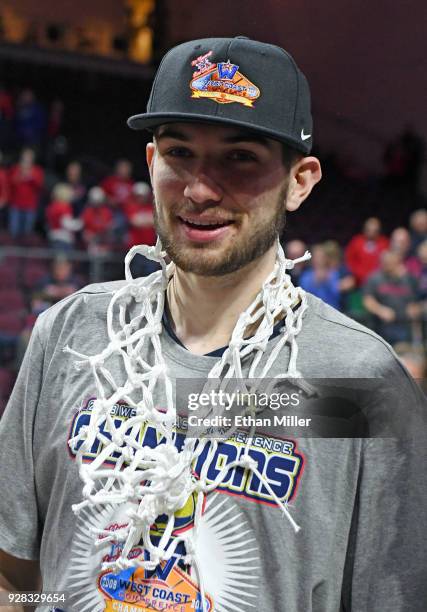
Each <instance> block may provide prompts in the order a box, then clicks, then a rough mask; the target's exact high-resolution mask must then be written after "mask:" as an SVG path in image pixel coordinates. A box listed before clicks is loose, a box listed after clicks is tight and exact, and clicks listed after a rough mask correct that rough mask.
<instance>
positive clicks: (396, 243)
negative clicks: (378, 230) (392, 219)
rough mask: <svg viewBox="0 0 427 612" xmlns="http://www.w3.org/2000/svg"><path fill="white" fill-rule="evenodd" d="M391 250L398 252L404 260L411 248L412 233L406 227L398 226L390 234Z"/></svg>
mask: <svg viewBox="0 0 427 612" xmlns="http://www.w3.org/2000/svg"><path fill="white" fill-rule="evenodd" d="M389 248H390V251H393V252H394V253H398V254H399V255H400V257H401V259H402V261H403V262H405V261H406V259H407V258H408V255H409V252H410V250H411V235H410V233H409V231H408V230H407V229H406V227H396V228H395V229H394V230H393V231H392V232H391V234H390V246H389Z"/></svg>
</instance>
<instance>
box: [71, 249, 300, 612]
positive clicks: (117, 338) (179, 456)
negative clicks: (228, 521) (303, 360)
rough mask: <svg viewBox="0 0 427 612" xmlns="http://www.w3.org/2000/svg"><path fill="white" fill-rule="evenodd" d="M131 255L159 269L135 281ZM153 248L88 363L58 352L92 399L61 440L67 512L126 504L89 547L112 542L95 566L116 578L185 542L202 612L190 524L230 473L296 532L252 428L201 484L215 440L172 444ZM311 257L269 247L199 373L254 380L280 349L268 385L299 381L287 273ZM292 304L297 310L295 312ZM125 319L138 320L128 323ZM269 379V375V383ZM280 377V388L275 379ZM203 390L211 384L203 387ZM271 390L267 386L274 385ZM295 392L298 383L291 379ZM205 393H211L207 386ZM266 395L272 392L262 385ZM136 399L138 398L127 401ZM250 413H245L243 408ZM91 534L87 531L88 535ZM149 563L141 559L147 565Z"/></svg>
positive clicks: (112, 310) (167, 273) (121, 294)
mask: <svg viewBox="0 0 427 612" xmlns="http://www.w3.org/2000/svg"><path fill="white" fill-rule="evenodd" d="M136 254H141V255H144V256H145V257H148V258H149V259H151V260H153V261H157V262H159V264H160V265H161V270H159V271H158V272H155V273H154V274H152V275H150V276H148V277H142V278H137V279H134V278H133V277H132V273H131V271H130V264H131V261H132V259H133V257H134V256H135V255H136ZM165 256H166V253H165V252H163V251H162V245H161V242H160V240H158V241H157V244H156V246H155V247H148V246H135V247H133V248H132V249H131V250H130V251H129V253H128V254H127V255H126V258H125V270H126V281H127V282H126V284H125V285H124V286H123V287H122V288H121V289H119V290H117V291H115V292H114V294H113V297H112V299H111V301H110V303H109V305H108V309H107V331H108V339H109V341H108V344H107V346H106V347H105V348H104V350H103V351H101V352H100V353H99V354H98V355H93V356H88V355H84V354H81V353H79V352H78V351H75V350H74V349H72V348H70V347H69V346H67V347H65V348H64V351H66V352H69V353H71V354H73V355H75V356H76V357H78V358H79V361H76V363H75V366H76V368H77V369H81V368H89V369H90V370H91V371H92V374H93V377H94V380H95V384H96V390H97V398H96V399H95V401H94V403H93V409H92V413H91V416H90V421H89V424H88V425H86V426H84V427H82V428H81V429H80V431H79V433H78V434H77V435H76V436H75V437H74V438H72V439H71V440H70V441H69V444H70V447H71V448H72V449H73V451H74V452H75V453H76V458H77V462H78V468H79V474H80V477H81V479H82V481H83V501H82V502H81V503H79V504H76V505H74V506H73V511H74V512H75V513H78V512H80V511H81V510H82V509H83V508H85V507H87V506H92V507H94V506H99V505H107V504H112V505H121V504H127V505H128V506H129V510H128V512H127V516H128V523H127V524H126V525H125V526H123V527H122V528H121V529H119V530H117V531H114V532H111V531H107V530H106V531H102V530H96V533H94V541H96V545H102V544H103V543H106V542H114V543H116V544H117V545H118V549H119V550H120V551H121V552H120V554H119V556H118V558H116V559H115V560H114V561H109V562H106V563H104V564H103V566H102V569H103V570H107V569H108V570H112V571H120V570H123V569H127V568H129V567H141V568H144V569H146V570H155V569H156V568H157V567H158V565H159V564H160V563H161V562H163V561H167V560H169V559H170V558H171V557H172V556H173V555H174V554H175V552H176V549H177V546H178V545H179V544H180V543H183V544H184V547H185V551H186V555H185V556H184V557H182V556H181V559H182V560H183V562H184V563H185V565H192V566H193V567H194V570H195V572H196V574H197V578H198V582H199V588H200V595H201V602H202V604H201V605H202V610H205V606H206V604H205V591H204V586H203V576H201V572H200V571H199V566H198V562H197V558H196V555H195V548H196V547H195V543H196V541H197V536H198V526H199V521H200V517H201V515H202V510H203V499H204V496H205V495H206V494H207V493H209V492H211V491H213V490H214V489H215V488H216V487H218V486H219V485H220V484H221V482H222V481H223V479H224V478H225V477H226V475H227V473H228V472H229V470H231V469H233V468H237V467H240V468H243V469H244V470H250V471H251V472H252V473H253V474H254V475H256V476H257V477H258V478H259V480H260V481H261V482H262V483H263V485H264V486H265V488H266V489H267V490H268V492H269V493H270V495H271V496H272V498H273V499H274V500H275V502H276V504H277V505H278V506H279V508H280V509H281V510H282V512H283V514H284V515H285V516H286V518H287V519H288V521H289V523H290V524H291V526H292V528H293V529H294V531H295V532H298V531H299V529H300V528H299V526H298V525H297V523H296V522H295V521H294V519H293V518H292V516H291V514H290V512H289V510H288V508H287V502H286V501H285V502H283V501H282V500H281V499H279V498H278V497H277V495H276V494H275V492H274V490H273V489H272V488H271V486H270V484H269V483H268V482H267V480H266V478H265V476H264V475H263V474H262V473H261V472H260V471H259V469H258V465H257V462H256V461H255V460H254V459H253V458H252V457H251V456H250V455H249V450H250V446H251V440H252V438H253V435H254V433H255V428H254V427H252V429H251V431H250V433H249V436H248V438H247V442H246V444H245V447H244V452H243V454H242V455H241V457H240V458H239V459H236V460H235V461H233V462H231V463H229V464H227V465H225V466H224V467H223V468H222V469H221V470H220V471H219V473H218V476H217V477H216V478H215V480H214V481H213V482H212V481H210V480H209V481H208V478H207V470H208V466H209V463H210V461H209V459H210V458H213V457H214V455H215V453H216V451H217V448H218V443H219V442H218V440H216V439H212V438H198V439H194V438H193V439H190V438H187V439H186V440H185V441H184V444H183V446H182V448H181V449H180V450H179V449H178V448H177V446H176V443H175V442H176V428H175V426H176V416H177V415H176V407H175V406H174V399H173V381H172V379H171V376H170V374H169V368H168V365H167V363H166V362H165V359H164V356H163V353H162V348H161V342H160V334H161V333H162V315H163V310H164V307H165V295H166V288H167V285H168V282H169V280H170V278H171V277H172V275H173V273H174V269H175V266H174V264H173V263H170V264H169V265H167V264H166V261H165ZM307 259H310V254H309V253H308V252H306V253H305V255H304V256H303V257H301V258H299V259H295V260H293V261H291V260H286V258H285V255H284V252H283V249H282V247H281V245H280V243H279V242H277V255H276V262H275V267H274V270H273V272H272V273H271V274H270V275H269V276H268V278H267V279H266V280H265V282H264V283H263V285H262V288H261V290H260V292H259V293H258V295H257V296H256V298H255V299H254V300H253V302H252V303H251V304H250V306H249V307H248V308H247V310H245V311H244V312H242V314H241V315H240V316H239V318H238V321H237V323H236V326H235V327H234V330H233V332H232V335H231V339H230V343H229V346H228V348H227V349H226V350H225V351H224V353H223V355H222V357H221V358H220V359H219V360H218V361H217V362H216V363H215V365H214V366H213V367H212V369H211V371H210V372H209V374H208V382H209V380H210V379H216V380H217V384H218V385H220V384H221V381H224V380H226V379H230V378H234V379H242V378H243V372H242V359H243V358H245V357H248V356H249V355H251V357H252V361H251V363H250V367H249V373H248V375H247V376H245V379H263V378H265V377H266V376H267V375H269V373H270V370H271V368H272V366H273V364H274V363H277V359H278V356H279V354H280V352H281V350H282V349H283V348H284V346H285V345H286V344H287V345H288V346H289V348H290V358H289V363H288V366H287V369H286V371H284V372H282V373H280V374H277V375H276V376H275V377H274V379H276V382H279V380H283V379H284V378H289V379H301V374H300V372H299V371H298V369H297V365H296V364H297V356H298V345H297V340H296V339H297V336H298V334H299V332H300V330H301V326H302V319H303V315H304V312H305V311H306V309H307V298H306V295H305V292H304V291H303V290H302V289H301V288H297V287H294V285H293V284H292V282H291V278H290V276H289V275H288V274H287V270H289V269H292V268H293V267H294V265H295V264H296V263H299V262H301V261H305V260H307ZM295 304H299V306H298V308H296V309H295V308H294V309H293V307H294V306H295ZM130 311H132V312H133V313H135V311H137V314H136V315H135V314H134V315H133V316H132V318H130V317H131V315H130ZM278 317H281V318H282V319H283V322H284V325H283V327H282V329H281V331H280V335H281V337H280V339H279V341H278V342H277V344H276V345H275V346H274V348H273V350H272V351H271V353H270V355H269V357H268V359H267V361H266V362H265V364H264V366H263V367H262V368H261V366H260V361H261V358H262V356H263V354H264V352H265V351H266V348H267V343H268V340H269V338H270V337H271V335H272V332H273V327H274V325H275V320H276V319H277V318H278ZM254 324H257V329H256V332H255V334H254V335H253V336H251V337H249V338H245V337H244V336H245V331H246V330H247V329H248V328H249V327H251V326H253V325H254ZM149 349H151V351H152V352H153V362H152V363H147V362H146V361H145V360H144V359H143V358H142V356H141V355H143V354H145V355H147V354H148V353H149ZM113 358H114V359H117V358H119V359H120V360H121V361H122V364H123V366H124V369H125V372H126V376H127V378H126V380H125V381H124V382H123V381H117V380H115V378H114V376H113V374H112V373H111V370H110V369H109V368H108V362H109V361H110V360H112V359H113ZM270 377H271V375H270ZM277 379H279V380H277ZM210 382H211V383H212V382H214V381H212V380H210ZM274 384H275V382H274V380H273V386H274ZM299 384H300V386H302V387H303V386H304V382H303V381H302V380H300V383H299ZM210 388H212V386H211V387H210ZM160 389H162V390H163V391H164V394H165V397H166V407H165V406H164V405H163V404H162V406H161V409H160V408H159V407H158V406H157V405H156V404H155V402H154V394H155V392H156V391H158V390H160ZM251 390H252V391H253V389H252V388H251ZM270 390H271V385H270ZM135 398H137V399H135ZM118 402H126V403H127V404H128V405H130V406H133V407H134V416H131V417H130V418H129V419H128V420H126V421H124V422H122V423H118V422H117V421H115V420H114V416H113V410H112V409H113V407H114V405H115V404H117V403H118ZM250 410H252V412H253V411H254V409H253V408H252V409H250ZM144 425H146V426H148V425H149V426H152V427H154V428H155V429H156V430H157V432H158V434H159V435H160V436H161V438H162V443H161V444H160V445H158V446H157V447H156V448H148V447H144V446H142V445H141V444H140V443H139V442H138V433H139V432H140V430H141V427H142V426H144ZM94 443H99V444H100V448H101V451H100V452H99V454H98V456H97V457H96V458H95V459H94V460H93V461H92V462H91V463H85V462H84V461H83V458H84V455H85V454H87V453H88V452H89V451H90V449H91V448H92V446H93V445H94ZM204 450H206V451H207V460H206V461H205V462H204V464H203V466H202V468H201V470H200V473H199V474H198V476H197V477H196V475H195V473H194V466H195V463H196V462H197V459H198V458H199V457H200V456H201V455H202V453H203V451H204ZM106 462H112V463H115V465H114V468H110V467H106V465H105V464H106ZM190 496H194V499H195V500H196V504H195V506H196V507H195V515H194V527H193V529H191V530H189V531H186V532H185V533H181V534H178V535H174V536H173V537H172V534H173V531H174V524H175V513H176V512H177V511H178V510H179V509H181V508H182V507H183V506H184V505H185V503H186V502H187V500H188V499H189V497H190ZM161 515H166V516H167V519H166V525H165V529H164V532H163V534H162V535H161V537H160V539H158V538H157V540H158V541H156V542H153V541H152V537H151V534H150V529H151V527H152V525H153V524H154V523H155V521H156V518H158V517H159V516H161ZM94 531H95V530H94ZM141 542H142V545H143V548H144V550H145V551H146V552H147V553H148V555H145V557H144V556H141V557H139V558H131V557H130V553H131V550H132V548H133V547H135V546H137V545H140V544H141ZM146 557H148V558H146Z"/></svg>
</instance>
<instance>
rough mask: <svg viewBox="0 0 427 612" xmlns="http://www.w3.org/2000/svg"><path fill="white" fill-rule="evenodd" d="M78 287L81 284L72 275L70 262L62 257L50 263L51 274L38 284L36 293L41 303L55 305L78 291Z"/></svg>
mask: <svg viewBox="0 0 427 612" xmlns="http://www.w3.org/2000/svg"><path fill="white" fill-rule="evenodd" d="M80 286H81V283H80V281H79V279H78V278H77V277H76V276H75V275H74V273H73V266H72V264H71V262H70V261H68V259H66V258H64V257H58V258H56V259H55V260H54V261H53V262H52V270H51V273H50V274H49V275H48V276H46V277H45V278H43V279H42V280H41V281H40V283H39V284H38V288H37V293H38V294H39V295H40V296H41V299H42V302H43V303H45V302H49V303H50V304H55V303H56V302H58V301H59V300H62V299H63V298H64V297H67V296H68V295H71V294H72V293H74V292H75V291H78V290H79V289H80ZM39 306H40V304H39Z"/></svg>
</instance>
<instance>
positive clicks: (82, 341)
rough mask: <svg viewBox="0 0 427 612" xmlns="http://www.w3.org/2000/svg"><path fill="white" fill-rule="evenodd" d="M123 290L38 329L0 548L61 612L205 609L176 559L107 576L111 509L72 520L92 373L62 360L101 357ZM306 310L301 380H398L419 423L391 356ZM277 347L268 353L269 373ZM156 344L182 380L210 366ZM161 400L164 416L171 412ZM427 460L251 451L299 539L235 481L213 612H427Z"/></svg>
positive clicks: (6, 463)
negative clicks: (98, 543)
mask: <svg viewBox="0 0 427 612" xmlns="http://www.w3.org/2000/svg"><path fill="white" fill-rule="evenodd" d="M120 286H121V284H120V283H106V284H99V285H91V286H89V287H86V288H84V289H82V290H81V291H79V292H78V293H76V294H74V295H73V296H70V297H69V298H66V299H65V300H62V301H61V302H60V303H58V304H56V305H55V306H53V307H52V308H50V309H49V310H48V311H47V312H45V313H44V314H42V315H41V316H40V317H39V319H38V321H37V324H36V327H35V329H34V332H33V334H32V338H31V341H30V345H29V347H28V350H27V353H26V356H25V359H24V362H23V365H22V368H21V371H20V373H19V376H18V380H17V383H16V386H15V388H14V391H13V394H12V396H11V399H10V402H9V404H8V406H7V408H6V411H5V413H4V416H3V418H2V420H1V422H0V464H1V474H0V487H1V491H2V494H1V496H0V548H2V549H3V550H5V551H6V552H8V553H10V554H12V555H14V556H16V557H19V558H23V559H40V565H41V570H42V575H43V589H44V591H61V590H64V589H65V590H67V591H68V592H69V593H70V598H69V601H68V603H66V604H59V608H58V609H62V610H66V611H67V612H98V611H101V610H115V611H117V610H120V611H121V612H130V611H131V610H133V611H134V612H137V611H139V610H143V609H156V610H174V611H176V610H179V612H187V611H190V610H194V609H201V608H200V605H199V603H198V599H197V598H198V593H199V589H198V582H197V576H196V575H194V572H193V573H191V572H190V570H189V569H188V568H185V567H183V566H182V565H180V564H179V563H177V562H176V560H174V558H172V560H171V562H170V563H167V564H164V565H162V567H161V569H160V571H158V572H157V573H155V574H151V575H149V574H150V573H148V574H147V573H144V572H143V571H141V570H135V571H129V570H127V571H126V572H122V573H121V575H120V576H116V575H112V574H111V572H110V573H108V572H105V571H104V572H103V571H102V570H101V563H102V561H105V560H111V559H112V558H114V555H115V553H116V552H117V551H115V550H114V544H113V543H112V544H111V546H110V548H109V549H108V550H105V549H102V547H101V549H98V548H96V547H95V546H94V543H93V540H94V536H93V534H92V533H91V531H90V530H91V528H95V529H96V528H98V529H104V530H106V529H108V530H110V531H112V532H113V531H114V530H115V529H117V528H119V526H120V524H123V521H125V520H126V519H125V517H124V516H123V514H120V511H119V512H118V513H117V511H115V510H113V509H112V508H109V507H102V508H99V509H95V510H91V511H83V512H82V513H81V514H80V515H79V516H78V517H76V516H75V515H74V514H73V512H72V510H71V505H72V504H75V503H78V502H80V501H81V499H82V483H81V480H80V477H79V474H78V468H77V463H76V460H75V455H74V454H73V452H72V451H71V449H70V447H69V445H68V440H69V439H70V438H71V437H72V436H74V435H75V434H76V433H77V432H78V431H79V428H80V427H81V426H82V425H84V424H86V423H87V422H88V419H89V415H90V411H91V409H92V400H93V398H94V397H96V388H95V385H94V380H93V377H92V374H91V372H90V370H89V369H83V370H81V371H76V369H75V368H74V361H75V357H74V356H73V355H71V354H69V353H64V352H63V347H64V346H66V345H70V346H71V347H72V348H74V349H75V350H77V351H79V352H81V353H83V354H86V355H94V354H97V353H99V352H100V350H102V349H103V348H104V347H105V346H106V345H107V329H106V310H107V306H108V303H109V301H110V299H111V297H112V291H114V290H115V289H117V288H119V287H120ZM307 297H308V309H307V311H306V312H305V314H304V319H303V325H302V330H301V332H300V334H299V335H298V347H299V353H298V368H299V370H300V371H301V372H302V374H303V375H304V376H305V377H307V378H313V379H315V378H319V379H320V378H325V377H329V378H339V377H343V378H347V377H351V378H360V379H365V378H381V379H384V380H386V381H393V383H395V384H396V386H397V387H399V388H400V389H401V390H402V394H403V395H404V396H405V397H406V398H407V399H408V419H409V420H411V414H412V412H411V411H412V409H413V411H416V410H417V411H419V410H421V409H420V407H419V406H418V407H416V408H415V402H419V399H420V398H419V396H418V392H417V389H416V387H415V385H414V384H413V382H412V381H411V380H410V378H409V377H408V375H407V373H406V371H405V370H404V368H403V366H402V365H401V364H400V362H399V361H398V360H397V359H396V357H395V355H394V353H393V352H392V350H391V349H390V347H389V346H388V345H387V344H386V343H385V342H384V341H382V340H381V338H379V337H378V336H376V335H375V334H374V333H372V332H371V331H369V330H368V329H366V328H364V327H362V326H361V325H359V324H358V323H356V322H354V321H352V320H350V319H348V318H347V317H345V316H344V315H342V314H340V313H338V312H337V311H335V310H334V309H332V308H331V307H329V306H327V305H325V304H324V303H323V302H321V301H320V300H318V299H317V298H315V297H313V296H311V295H308V296H307ZM278 341H279V338H278V337H276V338H272V339H271V340H270V341H269V343H268V348H267V351H266V353H265V354H264V356H263V362H264V363H265V361H266V359H267V357H268V355H269V354H270V351H271V350H272V349H273V348H274V346H275V345H276V343H277V342H278ZM161 344H162V350H163V354H164V356H165V359H166V363H167V365H168V368H169V373H170V375H171V377H172V378H173V379H176V380H178V379H187V378H204V377H206V376H207V374H208V372H209V371H210V370H211V368H212V366H213V364H214V363H215V362H216V361H217V358H215V357H211V356H196V355H193V354H191V353H190V352H189V351H187V350H186V349H185V348H184V347H182V346H180V345H179V344H177V343H176V342H175V341H174V340H173V339H172V338H171V337H170V336H169V335H168V334H167V333H166V332H165V331H163V333H162V334H161ZM144 357H145V358H147V359H149V358H150V355H144ZM288 360H289V349H288V348H287V347H285V348H284V349H283V350H282V351H281V353H280V354H279V356H278V358H277V360H276V361H275V363H274V364H273V366H272V370H271V376H272V377H273V376H274V375H275V374H278V373H280V372H284V371H286V367H287V363H288ZM244 366H245V367H246V366H247V364H244ZM114 368H115V370H114V374H115V376H116V377H117V380H120V377H123V376H124V372H123V369H122V367H121V366H120V364H116V366H113V369H114ZM156 401H157V402H159V403H160V404H161V402H162V401H164V398H162V397H161V396H159V397H157V398H156ZM115 410H116V413H115V417H117V418H118V419H126V418H128V417H129V416H130V415H131V413H132V407H131V406H126V405H123V404H121V405H118V406H116V407H115ZM417 416H418V417H420V418H421V420H422V419H423V418H424V415H423V414H421V416H420V414H418V415H417ZM155 440H156V432H155V431H153V429H152V428H150V427H147V428H145V429H144V431H141V441H142V443H143V444H155ZM426 447H427V445H426V444H425V441H423V440H422V437H421V440H420V439H417V440H415V438H414V439H406V440H395V439H368V438H366V439H362V438H355V439H351V438H348V439H344V438H328V439H319V438H309V437H306V438H302V437H301V438H298V439H296V438H294V437H292V438H291V436H287V435H286V432H284V433H283V435H281V436H279V435H276V436H266V435H262V434H260V435H258V436H257V437H255V438H254V439H253V442H252V448H251V453H252V456H253V457H254V458H255V459H256V461H257V462H258V466H259V469H260V471H261V472H262V473H263V474H264V476H265V478H266V479H267V481H268V483H269V484H270V486H271V487H272V488H273V489H274V491H275V493H276V495H277V496H279V497H280V498H281V499H283V500H287V501H288V507H289V509H290V511H291V514H292V516H293V518H294V520H295V521H296V522H297V523H298V524H299V525H300V527H301V531H300V532H299V533H295V532H294V531H293V529H292V527H291V525H290V524H289V522H288V521H287V520H286V518H285V517H284V516H283V514H282V512H281V511H280V509H279V508H278V507H277V505H276V504H275V502H274V500H273V499H272V497H271V495H270V493H269V491H268V490H267V489H266V488H265V486H264V485H263V483H262V482H260V481H259V479H257V478H256V477H255V476H254V475H253V474H250V473H248V472H246V471H243V470H242V468H238V469H235V470H230V472H229V473H228V474H227V477H226V479H225V481H224V482H223V483H222V484H221V486H220V487H219V488H218V489H217V490H216V491H215V492H213V493H210V494H208V495H207V499H206V505H205V510H204V514H203V520H202V523H201V527H200V534H199V537H198V541H197V547H198V548H197V555H198V559H199V561H200V567H201V570H202V573H203V576H204V585H205V591H206V601H207V604H208V607H209V609H210V610H215V611H218V612H232V611H233V612H238V611H244V612H246V611H248V610H252V609H254V610H262V611H263V612H309V611H312V612H335V611H336V612H338V611H339V610H345V611H349V610H351V611H352V612H384V611H385V610H387V612H416V611H419V612H421V611H424V610H425V609H426V602H427V580H426V575H425V574H426V572H425V565H426V563H425V562H426V556H427V555H426V552H425V546H424V540H425V533H426V532H427V531H426V530H427V519H426V500H427V482H426V474H427V469H426V468H427V461H426ZM241 448H242V443H241V441H240V442H239V441H238V440H234V441H225V442H224V443H222V445H220V448H219V449H218V452H217V453H216V455H215V456H214V457H213V459H210V460H211V465H210V466H209V471H208V475H209V474H211V477H212V478H213V477H214V476H215V474H216V473H217V470H218V466H220V465H224V462H227V461H231V460H233V459H234V458H236V456H237V455H238V453H239V452H241ZM99 451H100V448H99V445H94V447H92V449H91V452H90V453H88V454H87V456H86V457H85V459H86V460H87V461H92V460H93V459H94V458H95V457H96V456H97V454H98V453H99ZM205 459H206V457H201V462H203V461H204V460H205ZM206 460H207V459H206ZM187 510H188V516H187V517H186V516H181V519H182V520H183V521H184V527H188V526H190V527H191V513H192V507H191V500H189V506H188V508H187ZM193 510H194V508H193ZM184 514H185V513H184ZM186 521H187V523H186ZM157 529H159V526H157ZM135 554H136V555H138V554H143V551H142V550H136V551H135ZM123 593H126V594H127V595H128V596H129V595H130V594H132V593H139V594H141V593H142V594H143V595H144V597H145V599H144V602H145V604H144V605H145V606H146V607H144V606H142V607H138V606H137V605H136V604H135V605H133V604H130V603H129V604H127V603H124V601H123ZM150 606H151V607H150ZM40 609H41V610H46V609H48V608H46V607H44V608H43V607H41V608H40Z"/></svg>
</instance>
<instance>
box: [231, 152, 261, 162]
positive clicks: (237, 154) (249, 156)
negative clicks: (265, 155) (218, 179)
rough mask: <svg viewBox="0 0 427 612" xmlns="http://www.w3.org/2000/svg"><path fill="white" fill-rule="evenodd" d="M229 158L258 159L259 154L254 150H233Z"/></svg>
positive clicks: (247, 160) (243, 160) (246, 160)
mask: <svg viewBox="0 0 427 612" xmlns="http://www.w3.org/2000/svg"><path fill="white" fill-rule="evenodd" d="M228 157H229V159H231V160H233V161H241V162H249V161H256V160H257V156H256V155H255V153H252V151H231V153H229V156H228Z"/></svg>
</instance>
